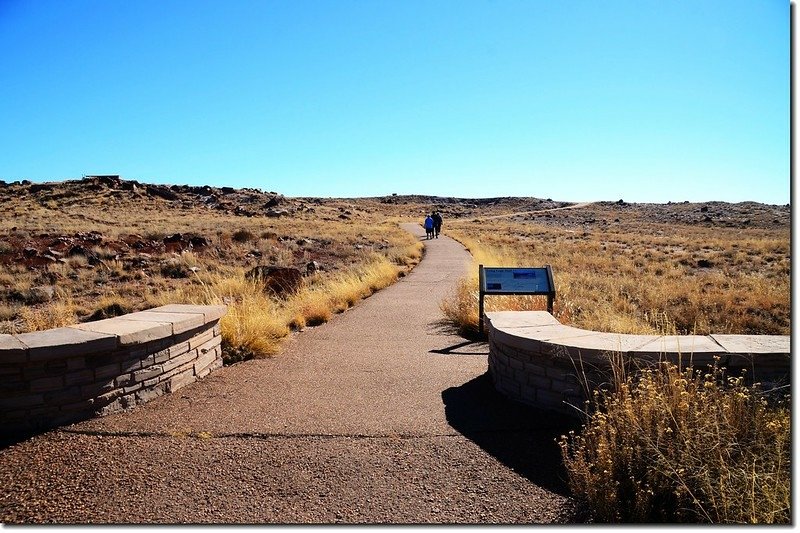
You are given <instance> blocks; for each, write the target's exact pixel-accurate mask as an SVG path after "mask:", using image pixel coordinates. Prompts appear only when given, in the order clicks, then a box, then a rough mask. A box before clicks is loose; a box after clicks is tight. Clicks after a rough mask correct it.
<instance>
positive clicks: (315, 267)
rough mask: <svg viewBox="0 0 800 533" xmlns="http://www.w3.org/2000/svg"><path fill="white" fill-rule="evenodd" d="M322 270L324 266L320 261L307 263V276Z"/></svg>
mask: <svg viewBox="0 0 800 533" xmlns="http://www.w3.org/2000/svg"><path fill="white" fill-rule="evenodd" d="M320 270H322V267H321V266H320V264H319V263H317V262H316V261H310V262H309V263H308V264H307V265H306V276H309V275H311V274H313V273H315V272H319V271H320Z"/></svg>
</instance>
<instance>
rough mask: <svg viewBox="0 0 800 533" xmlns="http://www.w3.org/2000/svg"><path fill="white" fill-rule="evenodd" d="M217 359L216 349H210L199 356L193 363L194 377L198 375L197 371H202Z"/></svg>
mask: <svg viewBox="0 0 800 533" xmlns="http://www.w3.org/2000/svg"><path fill="white" fill-rule="evenodd" d="M217 358H218V354H217V351H216V349H212V350H210V351H207V352H206V353H204V354H202V355H200V356H199V357H198V358H197V359H196V360H195V362H194V372H195V375H196V374H198V371H200V370H204V369H205V368H206V367H207V366H208V365H210V364H211V363H213V362H214V361H215V360H216V359H217Z"/></svg>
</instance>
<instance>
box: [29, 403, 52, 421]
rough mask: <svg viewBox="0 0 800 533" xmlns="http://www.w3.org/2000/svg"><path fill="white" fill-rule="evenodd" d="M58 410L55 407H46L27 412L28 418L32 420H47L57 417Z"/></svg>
mask: <svg viewBox="0 0 800 533" xmlns="http://www.w3.org/2000/svg"><path fill="white" fill-rule="evenodd" d="M58 413H59V408H58V407H57V406H51V405H48V406H46V407H34V408H33V409H31V410H30V411H28V416H29V417H30V418H33V419H38V420H47V419H50V418H53V417H55V416H57V415H58Z"/></svg>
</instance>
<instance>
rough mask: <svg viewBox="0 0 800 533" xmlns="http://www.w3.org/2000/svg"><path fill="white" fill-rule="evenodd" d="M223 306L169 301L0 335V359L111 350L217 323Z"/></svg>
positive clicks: (8, 360) (58, 356) (37, 358)
mask: <svg viewBox="0 0 800 533" xmlns="http://www.w3.org/2000/svg"><path fill="white" fill-rule="evenodd" d="M226 312H227V306H224V305H182V304H171V305H164V306H161V307H156V308H154V309H149V310H147V311H140V312H138V313H130V314H127V315H122V316H118V317H113V318H107V319H105V320H98V321H96V322H87V323H84V324H76V325H74V326H68V327H65V328H56V329H49V330H45V331H35V332H32V333H21V334H18V335H2V336H0V362H6V363H12V362H13V363H17V362H24V361H48V360H55V359H61V358H64V357H72V356H78V355H88V354H93V353H98V352H104V351H109V350H114V349H116V348H117V347H119V346H130V345H136V344H142V343H145V342H150V341H154V340H159V339H163V338H167V337H170V336H172V335H178V334H180V333H184V332H186V331H190V330H192V329H196V328H200V327H202V326H204V325H205V324H209V323H212V322H216V321H217V320H219V319H220V318H222V316H223V315H224V314H225V313H226Z"/></svg>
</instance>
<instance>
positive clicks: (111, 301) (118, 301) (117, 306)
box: [84, 296, 131, 322]
mask: <svg viewBox="0 0 800 533" xmlns="http://www.w3.org/2000/svg"><path fill="white" fill-rule="evenodd" d="M130 312H131V306H130V304H129V303H128V302H127V301H125V300H123V299H122V298H118V297H113V296H106V297H103V298H101V299H100V301H98V302H97V303H96V304H95V306H94V310H93V311H92V313H91V314H90V315H89V316H88V317H86V318H85V319H84V322H94V321H96V320H103V319H105V318H113V317H115V316H122V315H126V314H128V313H130Z"/></svg>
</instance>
